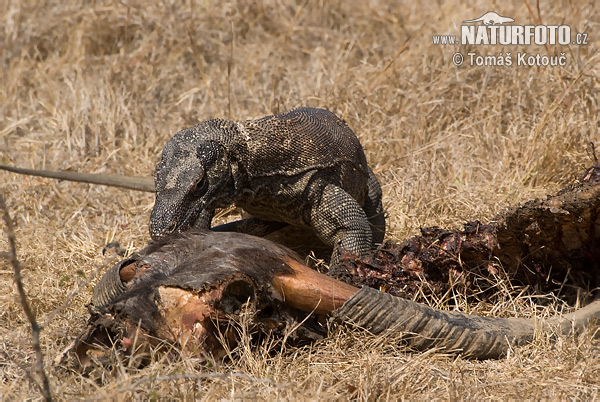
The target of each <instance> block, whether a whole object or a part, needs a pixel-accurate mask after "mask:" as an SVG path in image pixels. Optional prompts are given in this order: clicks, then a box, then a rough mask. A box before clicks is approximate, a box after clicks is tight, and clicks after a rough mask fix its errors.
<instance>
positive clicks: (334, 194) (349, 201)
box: [310, 184, 372, 267]
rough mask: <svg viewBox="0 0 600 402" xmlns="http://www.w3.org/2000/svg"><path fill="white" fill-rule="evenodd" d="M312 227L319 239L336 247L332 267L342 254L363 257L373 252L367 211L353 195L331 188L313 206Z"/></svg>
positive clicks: (328, 186)
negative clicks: (347, 253)
mask: <svg viewBox="0 0 600 402" xmlns="http://www.w3.org/2000/svg"><path fill="white" fill-rule="evenodd" d="M310 219H311V222H310V224H311V226H312V227H313V229H314V230H315V233H316V234H317V236H318V237H319V238H320V239H321V240H322V241H323V242H325V243H326V244H328V245H330V246H332V247H333V253H332V254H331V262H330V264H329V265H330V266H331V267H334V266H336V265H337V264H338V261H339V258H340V255H341V252H342V250H347V251H350V252H352V253H355V254H357V255H359V256H361V257H363V256H365V255H366V254H367V253H368V252H369V250H370V249H371V241H372V234H371V227H370V225H369V221H368V219H367V215H366V214H365V211H363V209H362V208H361V206H360V205H359V204H358V202H356V200H355V199H354V198H352V196H350V194H348V193H347V192H345V191H344V190H342V189H341V188H339V187H337V186H334V185H332V184H329V185H327V186H326V187H325V190H324V191H323V193H322V195H321V199H320V200H319V202H317V203H316V204H315V205H313V206H312V209H311V214H310Z"/></svg>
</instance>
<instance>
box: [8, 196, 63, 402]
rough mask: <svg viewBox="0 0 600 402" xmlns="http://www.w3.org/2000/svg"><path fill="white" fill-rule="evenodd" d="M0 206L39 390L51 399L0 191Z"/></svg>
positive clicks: (33, 317)
mask: <svg viewBox="0 0 600 402" xmlns="http://www.w3.org/2000/svg"><path fill="white" fill-rule="evenodd" d="M0 208H1V209H2V211H3V212H4V214H3V217H4V223H5V224H6V234H7V236H8V244H9V246H10V251H9V252H8V255H9V259H10V262H11V264H12V266H13V269H14V275H15V282H16V284H17V291H18V292H19V299H20V300H21V305H22V306H23V311H25V315H26V316H27V319H28V320H29V323H30V324H31V343H32V347H33V351H34V352H35V356H36V361H35V365H34V368H35V371H37V373H38V375H39V376H40V377H41V378H42V386H41V391H42V396H43V398H44V400H46V401H51V400H52V395H51V394H50V382H49V381H48V376H47V375H46V372H45V371H44V354H43V353H42V348H41V347H40V331H41V328H40V326H39V325H38V323H37V320H36V319H35V314H34V312H33V311H32V310H31V306H30V305H29V302H28V301H27V295H26V294H25V289H24V288H23V280H22V278H21V265H20V264H19V260H18V259H17V242H16V239H15V229H14V227H13V223H12V218H11V217H10V214H9V213H8V207H7V206H6V202H5V201H4V196H3V195H2V194H1V193H0Z"/></svg>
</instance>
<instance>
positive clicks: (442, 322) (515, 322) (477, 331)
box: [334, 287, 600, 359]
mask: <svg viewBox="0 0 600 402" xmlns="http://www.w3.org/2000/svg"><path fill="white" fill-rule="evenodd" d="M334 316H336V317H337V318H338V319H339V320H341V321H343V322H347V323H352V324H354V325H357V326H359V327H362V328H365V329H368V330H370V331H371V332H373V333H375V334H379V333H382V332H384V331H386V330H390V329H391V330H395V331H399V332H402V333H406V334H407V335H406V336H405V339H406V340H407V343H408V345H409V346H411V347H413V348H415V349H419V350H423V349H427V348H431V347H438V348H443V349H446V350H448V351H457V352H460V353H461V354H462V355H465V356H469V357H474V358H478V359H488V358H498V357H500V356H502V355H503V354H505V353H506V351H507V350H508V348H509V347H510V346H511V345H520V344H524V343H527V342H530V341H531V340H532V339H533V337H534V334H535V331H536V329H543V328H557V330H558V332H559V333H561V334H567V333H569V332H571V331H572V330H580V329H582V328H583V327H584V326H586V325H588V324H589V323H590V321H592V320H596V321H600V300H597V301H595V302H593V303H591V304H589V305H588V306H586V307H584V308H582V309H580V310H578V311H576V312H574V313H572V314H566V315H564V316H562V317H555V318H552V319H549V320H546V321H538V320H527V319H521V318H492V317H479V316H472V315H468V314H464V313H459V312H447V311H442V310H437V309H434V308H432V307H428V306H425V305H423V304H419V303H416V302H413V301H410V300H405V299H401V298H398V297H394V296H392V295H390V294H387V293H383V292H379V291H378V290H375V289H371V288H368V287H363V288H362V289H361V290H360V291H359V292H357V293H356V294H355V295H354V296H352V297H351V298H350V299H349V300H348V301H347V302H346V303H345V304H344V305H343V306H342V307H341V308H340V309H338V310H336V311H335V312H334Z"/></svg>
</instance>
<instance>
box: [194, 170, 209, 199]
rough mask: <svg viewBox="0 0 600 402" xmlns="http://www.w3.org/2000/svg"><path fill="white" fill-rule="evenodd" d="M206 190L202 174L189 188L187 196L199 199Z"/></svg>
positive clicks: (206, 184) (205, 182)
mask: <svg viewBox="0 0 600 402" xmlns="http://www.w3.org/2000/svg"><path fill="white" fill-rule="evenodd" d="M206 190H208V180H207V179H206V175H205V174H202V175H201V176H199V177H198V179H197V180H196V181H195V182H194V183H193V184H192V185H191V186H190V191H189V194H190V195H191V196H192V197H194V198H200V197H202V196H203V195H204V194H205V193H206Z"/></svg>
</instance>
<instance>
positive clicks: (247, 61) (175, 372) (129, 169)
mask: <svg viewBox="0 0 600 402" xmlns="http://www.w3.org/2000/svg"><path fill="white" fill-rule="evenodd" d="M540 3H542V2H540ZM490 10H493V11H496V12H497V13H499V14H500V15H502V16H508V17H511V18H513V19H514V20H515V22H513V23H512V24H519V25H539V24H547V25H568V26H570V27H571V35H572V37H575V35H576V33H585V34H586V35H585V39H586V40H587V44H586V45H577V44H569V45H550V44H549V45H540V46H538V45H535V44H531V45H454V44H453V45H445V46H444V45H434V44H433V43H432V42H433V40H432V36H433V35H446V34H452V35H454V34H458V33H459V31H460V27H461V24H462V21H464V20H470V19H474V18H477V17H479V16H481V15H483V14H484V13H485V12H487V11H490ZM0 27H1V29H0V44H1V45H0V63H1V68H0V116H1V118H0V136H1V138H0V161H1V162H2V163H3V164H11V165H16V166H22V167H28V168H45V169H57V170H73V171H82V172H92V173H103V172H106V173H116V174H127V175H137V176H150V175H151V174H152V172H153V169H154V166H155V164H156V163H157V162H158V158H159V155H160V151H161V149H162V147H163V145H164V144H165V142H166V141H167V140H168V138H170V136H171V135H173V134H174V133H175V132H177V131H179V130H180V129H183V128H186V127H189V126H192V125H194V124H195V123H197V122H199V121H202V120H206V119H210V118H216V117H223V118H232V119H247V118H256V117H261V116H264V115H267V114H273V113H277V112H280V111H283V110H285V109H289V108H293V107H297V106H313V107H323V108H326V109H329V110H331V111H333V112H335V113H336V114H338V115H339V116H341V117H343V118H344V119H345V120H346V121H347V122H348V124H349V125H350V127H351V128H352V129H353V130H354V131H355V132H356V134H357V135H358V137H359V138H360V140H361V143H362V144H363V146H364V148H365V151H366V154H367V159H368V161H369V163H370V165H371V166H372V167H373V169H374V170H375V172H376V174H377V176H378V177H379V179H380V181H381V182H382V186H383V192H384V207H385V209H386V211H387V212H388V215H389V219H388V227H389V230H388V234H387V238H388V239H391V240H393V241H400V240H402V239H405V238H407V237H409V236H412V235H414V234H417V233H418V231H419V228H420V227H425V226H432V225H438V226H441V227H449V228H451V227H460V225H461V223H462V222H466V221H469V220H474V219H479V220H481V221H486V220H489V219H490V218H492V217H493V216H494V215H495V214H496V213H498V212H500V211H501V210H503V209H504V208H506V207H508V206H509V205H515V204H518V203H519V202H522V201H526V200H528V199H531V198H534V197H538V196H543V195H545V194H548V193H553V192H555V191H557V190H558V189H560V188H562V187H563V186H564V185H566V184H567V183H570V182H572V181H574V180H576V179H578V178H580V176H581V175H582V174H583V172H584V171H585V168H587V167H589V166H590V165H591V162H592V160H591V159H590V157H589V155H588V153H587V151H586V149H587V143H588V142H589V141H595V142H596V143H600V135H599V125H600V118H599V112H600V106H599V96H598V94H599V91H600V75H599V74H600V68H599V64H600V55H599V53H598V48H599V46H600V33H599V30H600V10H599V9H598V4H596V3H594V2H587V1H574V2H543V4H539V5H538V4H537V3H535V2H534V1H533V0H525V1H519V2H502V3H498V2H495V1H493V2H485V1H475V2H471V4H470V5H466V4H465V3H464V2H458V1H448V2H436V3H432V4H429V5H427V6H425V5H423V4H421V3H418V2H408V1H398V2H389V3H388V2H385V1H377V0H373V1H366V0H365V1H356V2H344V1H318V0H316V1H315V0H307V1H298V2H294V1H288V0H278V1H275V0H274V1H263V2H260V3H254V2H252V3H251V2H243V1H239V2H217V1H198V2H194V1H191V2H189V1H163V2H154V1H153V2H141V1H121V2H114V1H90V2H75V1H66V2H60V1H53V2H37V1H11V0H5V1H3V2H0ZM583 38H584V35H580V36H579V39H583ZM574 40H575V39H574ZM457 52H460V53H461V54H463V55H464V56H465V61H464V64H463V65H461V66H455V65H454V64H453V55H454V54H455V53H457ZM469 52H474V53H476V54H477V55H480V56H499V55H502V56H506V55H507V53H511V57H512V60H513V65H511V66H506V65H505V66H499V65H496V66H490V65H477V63H476V60H475V62H474V65H471V62H470V56H468V53H469ZM523 52H526V53H527V55H534V56H535V55H538V54H539V55H540V56H549V57H550V56H561V53H564V57H565V60H566V61H565V63H564V64H565V65H564V66H538V65H533V66H529V65H527V66H525V65H518V64H517V61H518V54H519V53H523ZM501 53H502V54H501ZM454 60H456V59H454ZM0 192H2V194H4V196H5V197H6V199H7V202H8V205H9V208H10V212H11V214H12V215H13V217H14V221H15V225H16V237H17V242H18V244H17V246H18V256H19V259H20V261H21V263H22V265H23V268H24V271H23V275H24V284H25V288H26V291H27V293H28V296H29V298H30V302H31V304H32V306H33V309H34V311H35V313H36V314H37V317H38V320H39V322H40V323H41V324H42V325H43V330H42V336H41V343H42V349H43V352H44V353H45V369H46V371H47V373H48V374H49V377H50V384H51V388H52V392H53V395H55V396H57V397H61V398H64V399H67V398H69V399H71V398H73V399H96V398H97V399H104V398H115V399H117V398H118V399H133V398H136V399H155V398H177V399H187V400H190V399H196V398H197V399H210V400H212V399H215V398H227V399H237V398H258V399H275V398H281V399H297V398H306V399H321V398H327V399H330V398H331V399H337V398H339V399H348V398H357V399H361V400H373V399H380V398H381V399H400V398H402V399H434V398H436V399H484V398H485V399H524V398H527V399H538V398H548V399H585V400H592V399H599V398H600V380H599V379H598V373H599V372H600V344H599V343H598V341H597V340H594V339H593V338H592V334H591V333H586V334H582V335H581V336H577V337H559V338H558V339H556V340H551V339H550V336H549V334H541V335H540V336H539V337H538V338H537V339H536V340H535V341H534V342H533V343H532V344H531V345H528V346H525V347H520V348H515V349H513V350H511V351H510V353H509V354H508V355H507V356H506V357H504V358H502V359H499V360H491V361H472V360H465V359H462V358H456V357H455V356H450V355H446V354H444V353H441V352H439V351H428V352H418V353H417V352H410V351H407V350H404V349H402V348H401V347H399V346H395V344H394V342H393V339H390V337H386V336H383V337H374V336H370V335H368V334H365V333H359V332H352V331H349V330H341V331H338V332H335V333H334V334H332V335H331V336H330V337H329V338H327V339H326V340H323V341H320V342H317V343H315V344H313V345H311V346H307V347H304V348H294V347H291V346H289V345H286V344H283V343H282V342H281V340H280V339H273V338H271V339H266V340H264V341H263V342H261V343H260V344H258V345H251V344H250V343H249V342H242V343H241V344H240V345H239V346H238V348H236V349H235V350H232V351H231V353H230V355H229V357H228V358H226V359H221V360H217V359H211V358H194V359H191V358H181V359H176V360H175V361H165V360H164V358H163V357H162V356H161V355H160V354H157V355H156V356H154V357H153V359H152V360H151V361H150V363H149V364H148V365H147V366H146V367H144V368H142V369H138V368H135V367H133V366H129V365H127V364H116V365H114V366H113V367H111V368H107V369H99V370H98V372H96V373H95V374H94V376H92V377H89V378H88V377H84V376H81V375H80V374H79V373H75V372H68V371H64V370H61V369H60V368H59V367H57V365H56V364H55V359H56V358H57V357H58V356H59V355H60V353H61V352H62V351H63V350H64V348H65V347H67V345H68V344H69V342H70V341H71V340H72V339H73V338H74V337H75V336H76V335H77V334H78V331H80V330H81V328H82V327H83V326H84V324H85V322H86V319H87V317H88V311H87V309H86V304H87V303H89V302H90V299H91V293H92V289H93V284H94V283H96V281H97V280H98V275H99V272H103V271H102V270H104V269H106V266H108V265H110V264H111V263H112V262H114V258H111V257H105V256H103V255H102V247H103V245H105V244H106V243H108V242H110V241H115V240H116V241H119V242H120V243H121V245H122V246H125V247H127V248H129V249H130V250H135V249H140V248H141V247H143V246H144V245H145V244H146V242H147V241H148V239H149V234H148V217H149V214H150V211H151V209H152V205H153V202H154V199H153V196H152V194H148V193H139V192H135V191H127V190H119V189H111V188H103V187H100V186H94V185H87V184H76V183H69V182H57V181H53V180H49V179H42V178H34V177H25V176H19V175H15V174H10V173H6V172H0ZM234 217H235V216H234V215H231V216H229V217H228V219H233V218H234ZM7 250H8V241H7V239H6V236H5V235H4V234H3V235H2V236H0V252H4V251H7ZM88 282H89V283H88ZM497 288H498V292H497V293H496V294H495V295H494V296H493V297H491V298H489V299H488V300H482V301H480V302H478V303H475V304H473V303H468V302H467V300H466V299H465V298H464V295H462V294H461V293H460V292H449V293H446V294H444V295H440V296H439V297H422V298H420V299H418V300H420V301H423V302H425V303H428V304H430V305H432V306H436V307H440V308H452V309H460V310H462V311H466V312H469V313H476V314H480V315H490V316H505V317H506V316H508V317H514V316H523V317H530V316H536V315H537V316H546V315H549V314H554V313H556V312H560V311H563V309H564V308H566V307H568V306H567V305H566V304H565V302H564V301H563V299H562V298H561V294H543V293H540V292H538V291H536V289H530V288H522V287H518V286H514V285H513V284H511V283H510V282H506V281H502V282H501V283H498V284H497ZM571 307H572V306H571ZM242 328H243V326H242ZM244 336H246V334H243V333H242V339H249V337H247V336H246V338H244ZM0 337H1V338H0V339H1V342H2V344H1V348H0V353H1V355H2V356H1V357H0V395H2V398H4V399H7V400H21V399H26V398H38V397H39V395H40V393H39V389H38V387H37V386H36V385H35V383H36V382H39V379H38V378H37V377H36V376H35V374H34V373H32V371H31V367H32V362H33V360H34V354H33V351H32V348H31V342H30V334H29V326H28V322H27V320H26V317H25V315H24V313H23V310H22V307H21V305H20V303H19V300H18V297H17V292H16V287H15V282H14V279H13V272H12V267H11V265H10V264H9V263H8V261H6V260H5V259H0ZM32 377H33V378H32Z"/></svg>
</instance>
